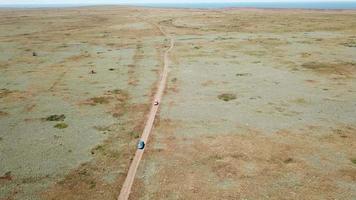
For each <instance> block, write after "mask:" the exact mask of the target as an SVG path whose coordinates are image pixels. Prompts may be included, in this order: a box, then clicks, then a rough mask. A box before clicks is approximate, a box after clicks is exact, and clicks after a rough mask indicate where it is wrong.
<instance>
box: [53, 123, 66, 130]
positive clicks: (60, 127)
mask: <svg viewBox="0 0 356 200" xmlns="http://www.w3.org/2000/svg"><path fill="white" fill-rule="evenodd" d="M67 127H68V124H66V123H58V124H56V125H54V128H58V129H65V128H67Z"/></svg>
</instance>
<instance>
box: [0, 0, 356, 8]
mask: <svg viewBox="0 0 356 200" xmlns="http://www.w3.org/2000/svg"><path fill="white" fill-rule="evenodd" d="M98 5H99V6H100V5H127V6H143V7H155V8H194V9H218V8H277V9H278V8H291V9H356V0H355V1H343V2H342V1H339V2H338V1H334V2H330V1H329V2H322V1H320V2H307V1H305V2H234V3H136V4H134V3H133V4H0V8H67V7H83V6H98Z"/></svg>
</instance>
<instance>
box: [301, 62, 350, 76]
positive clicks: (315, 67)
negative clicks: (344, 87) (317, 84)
mask: <svg viewBox="0 0 356 200" xmlns="http://www.w3.org/2000/svg"><path fill="white" fill-rule="evenodd" d="M301 66H302V67H303V68H305V69H308V70H312V71H313V72H316V73H319V74H325V75H330V74H334V75H342V76H346V77H349V76H352V75H354V74H355V73H356V64H355V63H321V62H307V63H304V64H302V65H301Z"/></svg>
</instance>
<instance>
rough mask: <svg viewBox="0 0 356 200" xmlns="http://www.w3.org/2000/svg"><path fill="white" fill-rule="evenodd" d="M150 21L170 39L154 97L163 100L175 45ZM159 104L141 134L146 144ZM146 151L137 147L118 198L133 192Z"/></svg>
mask: <svg viewBox="0 0 356 200" xmlns="http://www.w3.org/2000/svg"><path fill="white" fill-rule="evenodd" d="M148 23H150V24H152V25H153V26H155V27H157V28H158V29H159V30H160V32H161V33H162V34H163V35H164V36H165V37H167V38H168V39H170V47H169V48H168V49H167V50H166V51H165V52H164V61H163V62H164V66H163V71H162V73H161V77H160V81H159V83H158V88H157V91H156V94H155V97H154V100H157V101H158V102H161V99H162V96H163V92H164V89H165V87H166V83H167V76H168V70H169V68H168V67H169V64H170V60H169V52H170V51H171V50H172V49H173V47H174V39H173V38H172V37H171V36H169V35H168V34H167V33H166V32H165V31H164V30H163V29H162V27H160V26H159V25H158V24H155V23H151V22H148ZM159 106H160V104H159V105H157V106H155V105H154V104H153V103H152V106H151V110H150V113H149V115H148V119H147V121H146V124H145V128H144V129H143V133H142V135H141V140H142V141H144V142H145V144H147V140H148V138H149V136H150V133H151V130H152V127H153V123H154V120H155V118H156V114H157V111H158V108H159ZM144 151H145V149H137V150H136V153H135V157H134V158H133V160H132V162H131V165H130V168H129V171H128V173H127V176H126V179H125V182H124V184H123V186H122V188H121V191H120V195H119V197H118V200H127V199H128V198H129V196H130V192H131V187H132V185H133V182H134V179H135V175H136V171H137V168H138V166H139V164H140V161H141V159H142V155H143V152H144Z"/></svg>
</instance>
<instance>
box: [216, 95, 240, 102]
mask: <svg viewBox="0 0 356 200" xmlns="http://www.w3.org/2000/svg"><path fill="white" fill-rule="evenodd" d="M218 98H219V99H221V100H223V101H231V100H234V99H236V95H235V94H231V93H224V94H220V95H219V96H218Z"/></svg>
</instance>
